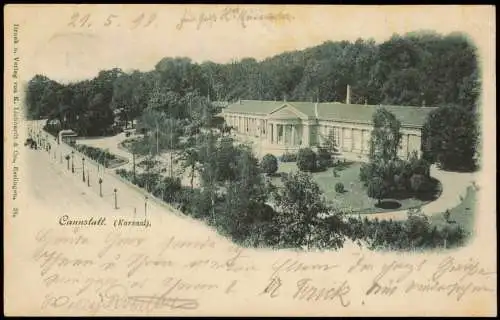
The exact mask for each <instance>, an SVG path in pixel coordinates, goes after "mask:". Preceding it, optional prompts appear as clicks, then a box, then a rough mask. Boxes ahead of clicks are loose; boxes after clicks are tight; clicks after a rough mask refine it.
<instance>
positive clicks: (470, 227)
mask: <svg viewBox="0 0 500 320" xmlns="http://www.w3.org/2000/svg"><path fill="white" fill-rule="evenodd" d="M476 204H477V191H476V190H475V189H474V188H473V187H469V188H467V193H466V195H465V197H464V199H463V201H462V202H461V203H460V204H459V205H458V206H456V207H454V208H452V209H450V212H451V215H450V219H449V220H450V221H449V222H447V221H446V219H445V217H444V213H443V214H434V215H432V216H431V217H430V222H431V226H436V227H438V228H443V227H444V226H447V225H448V226H456V225H460V226H461V227H462V228H464V230H465V231H467V232H470V233H473V232H474V221H475V220H474V219H475V213H476Z"/></svg>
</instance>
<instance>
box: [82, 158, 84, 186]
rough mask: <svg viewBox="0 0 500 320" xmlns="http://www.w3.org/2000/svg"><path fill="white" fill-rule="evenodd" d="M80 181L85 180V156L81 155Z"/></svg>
mask: <svg viewBox="0 0 500 320" xmlns="http://www.w3.org/2000/svg"><path fill="white" fill-rule="evenodd" d="M82 181H83V182H85V158H84V157H82Z"/></svg>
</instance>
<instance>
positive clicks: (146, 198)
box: [144, 196, 148, 217]
mask: <svg viewBox="0 0 500 320" xmlns="http://www.w3.org/2000/svg"><path fill="white" fill-rule="evenodd" d="M147 213H148V196H144V217H146V215H147Z"/></svg>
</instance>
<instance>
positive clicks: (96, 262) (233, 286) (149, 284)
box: [30, 228, 496, 315]
mask: <svg viewBox="0 0 500 320" xmlns="http://www.w3.org/2000/svg"><path fill="white" fill-rule="evenodd" d="M33 241H34V243H35V244H36V246H35V247H36V248H35V250H33V251H32V252H31V256H30V259H31V263H32V264H33V265H34V266H36V269H37V270H38V274H39V279H40V291H39V292H40V302H39V303H40V309H41V310H46V311H47V310H49V311H50V313H51V314H54V313H59V312H61V313H65V312H66V313H72V312H78V314H89V315H95V314H111V313H115V312H121V313H123V312H125V313H131V314H173V313H176V314H188V315H189V314H190V313H193V312H195V310H214V309H211V308H215V307H217V306H218V307H219V308H222V307H223V304H224V305H225V304H232V303H238V302H240V303H243V302H245V301H246V302H245V303H255V305H256V306H259V305H262V306H265V305H268V304H269V303H270V302H277V301H281V302H284V303H290V304H294V305H295V304H296V303H301V304H302V303H305V304H324V305H325V306H327V307H328V308H330V309H331V310H332V314H333V312H334V311H335V310H336V308H340V309H345V308H359V307H369V306H370V305H373V304H376V303H380V301H384V300H383V299H385V300H390V299H391V298H394V297H396V296H398V297H401V296H407V298H408V299H417V298H418V297H422V296H423V295H425V296H428V295H431V296H432V297H435V299H441V301H452V302H454V303H463V302H466V301H467V299H469V298H471V297H477V296H480V295H492V294H494V291H495V288H494V287H493V284H494V283H495V281H494V280H495V277H496V273H495V272H493V271H492V270H488V269H486V268H485V267H483V266H482V265H481V264H480V263H479V261H477V260H475V259H474V258H469V259H467V260H459V259H456V258H454V257H452V256H442V257H441V258H439V259H438V260H439V261H438V262H435V261H433V262H431V261H429V260H427V259H422V258H419V259H410V258H408V259H405V258H403V257H402V258H401V259H394V260H387V259H382V260H380V259H375V258H373V257H370V256H369V255H365V254H361V253H356V254H354V253H353V254H351V258H350V259H345V258H344V259H342V260H340V259H335V258H334V257H335V255H333V256H331V255H329V254H328V253H325V254H323V255H322V256H321V255H318V256H314V257H313V256H311V255H308V254H301V253H282V252H266V253H263V252H260V251H258V250H251V249H242V248H239V247H236V246H234V245H230V244H227V245H226V244H219V242H217V241H215V240H214V239H210V238H208V239H197V238H190V237H189V236H187V235H186V236H184V237H182V238H180V237H179V236H178V235H168V234H163V235H162V236H161V237H158V236H155V237H152V236H150V235H149V234H147V233H141V232H139V231H135V232H133V231H127V232H122V231H121V230H116V229H114V230H112V231H102V232H101V233H99V232H96V231H95V230H94V231H91V230H89V229H85V228H81V229H74V230H71V231H68V229H64V230H62V229H61V228H45V229H41V230H40V231H39V232H38V233H37V234H36V235H35V237H34V240H33ZM329 257H331V258H329ZM433 260H435V259H433Z"/></svg>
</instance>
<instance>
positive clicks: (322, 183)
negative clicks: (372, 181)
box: [272, 162, 429, 213]
mask: <svg viewBox="0 0 500 320" xmlns="http://www.w3.org/2000/svg"><path fill="white" fill-rule="evenodd" d="M361 165H362V163H360V162H346V163H340V164H338V165H336V166H335V168H336V171H337V176H336V177H335V176H334V174H333V168H328V170H326V171H323V172H315V173H312V176H313V178H314V180H315V181H316V183H318V185H319V187H320V189H321V190H322V191H323V192H324V195H325V197H326V199H327V201H330V202H332V203H333V204H334V205H335V206H337V207H341V208H351V209H352V210H354V211H358V212H361V213H379V212H391V211H395V210H398V211H399V210H404V209H409V208H414V207H419V206H422V205H423V204H425V203H428V202H429V201H423V200H419V199H415V198H408V199H390V198H387V199H383V203H390V204H399V205H396V206H389V205H388V206H383V205H382V206H377V203H378V201H377V200H376V199H372V198H369V197H368V196H367V194H366V189H365V187H364V186H363V184H362V183H361V182H360V181H359V169H360V168H361ZM295 171H298V168H297V164H296V162H280V163H279V168H278V173H280V172H287V173H289V172H295ZM272 181H273V183H274V184H276V185H278V186H280V185H281V181H280V178H277V177H273V178H272ZM338 182H341V183H343V184H344V189H345V191H344V192H342V193H337V192H336V191H335V184H336V183H338Z"/></svg>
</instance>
